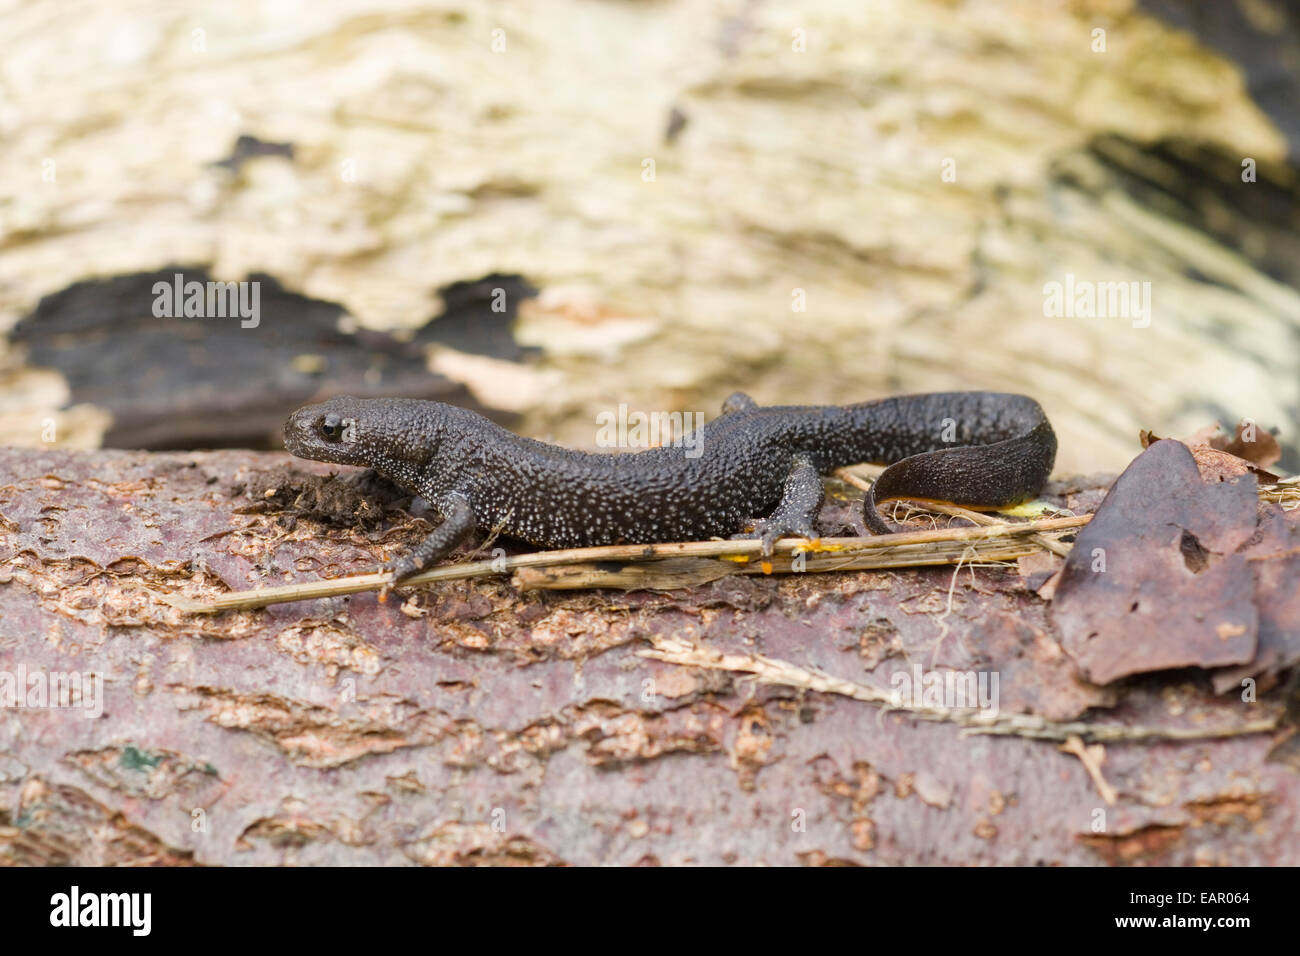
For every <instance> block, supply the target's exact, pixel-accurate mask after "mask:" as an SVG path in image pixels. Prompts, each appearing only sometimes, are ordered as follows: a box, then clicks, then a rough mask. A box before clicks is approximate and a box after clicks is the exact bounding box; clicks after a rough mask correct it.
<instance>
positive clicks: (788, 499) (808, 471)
mask: <svg viewBox="0 0 1300 956" xmlns="http://www.w3.org/2000/svg"><path fill="white" fill-rule="evenodd" d="M825 498H826V487H825V486H824V485H823V484H822V477H821V474H820V473H818V471H817V468H816V466H815V465H814V464H813V462H812V459H811V458H809V457H808V456H807V455H796V456H795V458H794V461H793V462H792V463H791V466H790V472H789V474H787V475H786V478H785V484H784V485H783V486H782V488H781V501H780V503H779V504H778V505H777V506H776V510H775V511H773V512H772V513H771V514H770V515H768V516H767V517H766V518H762V519H760V520H759V521H757V522H755V523H754V530H753V531H752V532H748V533H745V534H739V535H736V536H735V537H737V538H760V539H761V540H762V542H763V557H764V558H769V557H771V556H772V552H773V551H774V550H775V548H776V542H777V539H778V538H781V537H785V536H789V535H793V536H795V537H800V538H813V539H815V538H816V537H817V531H816V529H815V528H814V527H813V521H814V520H816V518H817V512H818V511H819V510H821V506H822V502H823V501H824V500H825Z"/></svg>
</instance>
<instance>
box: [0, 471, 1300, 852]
mask: <svg viewBox="0 0 1300 956" xmlns="http://www.w3.org/2000/svg"><path fill="white" fill-rule="evenodd" d="M327 474H328V471H327V469H324V468H320V467H317V466H314V465H311V464H307V463H302V462H295V461H292V460H291V459H287V458H286V457H285V456H283V455H280V454H274V453H268V454H251V453H240V452H216V453H207V454H189V455H180V454H147V453H126V452H101V453H83V452H31V451H22V450H6V451H3V452H0V514H2V515H3V527H2V528H0V562H2V563H0V569H2V572H0V573H2V574H3V584H2V585H0V672H8V673H13V672H15V671H17V670H18V669H19V668H24V669H25V670H26V671H27V672H29V673H32V672H37V671H44V672H55V671H60V672H67V671H77V672H86V671H94V672H98V673H99V674H101V675H103V680H104V687H105V691H104V697H103V708H102V711H103V712H102V716H99V717H98V718H95V719H90V718H88V717H87V716H86V715H85V714H84V712H82V711H81V710H78V709H75V708H59V709H56V708H44V709H35V708H22V707H16V708H14V709H6V710H0V860H3V861H5V862H10V863H58V862H79V863H166V864H188V863H194V864H252V863H286V862H294V863H488V862H495V863H521V864H545V863H577V864H582V863H586V864H594V863H618V864H633V863H665V864H672V863H689V862H698V863H746V864H748V863H767V864H800V863H807V864H814V863H839V862H850V863H862V864H879V863H943V864H948V863H1024V864H1032V863H1070V864H1117V863H1168V864H1187V863H1261V862H1264V863H1284V864H1296V863H1300V855H1298V854H1300V846H1298V845H1297V844H1296V842H1295V841H1294V840H1293V839H1291V838H1290V837H1291V835H1293V834H1294V833H1295V832H1296V831H1297V828H1298V827H1300V774H1298V773H1297V772H1296V771H1295V770H1294V769H1289V768H1288V767H1287V766H1286V764H1285V763H1281V762H1276V761H1269V760H1268V759H1267V757H1268V754H1269V751H1270V748H1272V747H1273V746H1274V745H1275V744H1276V743H1277V741H1278V739H1279V738H1280V737H1283V736H1285V734H1286V731H1285V730H1283V731H1282V732H1280V733H1279V734H1254V735H1249V736H1241V737H1230V738H1225V739H1217V740H1197V741H1192V742H1183V743H1174V742H1157V743H1147V744H1112V745H1107V746H1106V747H1105V748H1104V755H1103V757H1102V760H1101V764H1100V773H1101V775H1102V777H1103V778H1104V780H1105V781H1106V782H1107V783H1108V785H1109V786H1110V787H1112V788H1113V789H1114V791H1116V793H1117V800H1116V802H1115V803H1114V804H1113V805H1108V804H1107V802H1106V801H1105V800H1104V799H1103V797H1102V796H1101V795H1100V791H1099V788H1098V786H1097V784H1096V783H1095V782H1094V780H1093V779H1092V777H1091V776H1090V774H1089V771H1088V770H1087V769H1086V768H1085V766H1084V763H1083V762H1082V761H1081V760H1080V759H1079V758H1078V757H1076V756H1074V755H1071V754H1068V753H1064V752H1062V751H1061V750H1060V749H1058V747H1057V746H1056V745H1055V744H1053V743H1050V742H1044V741H1035V740H1028V739H1021V738H1016V737H997V738H993V737H984V736H969V735H963V734H962V733H961V731H960V730H959V728H957V727H956V726H953V725H951V724H944V723H927V722H924V721H920V720H917V719H916V718H915V717H913V716H910V715H908V714H906V713H902V712H897V711H893V712H890V711H885V710H882V709H881V708H880V707H878V706H876V705H873V704H868V703H864V702H862V701H859V700H853V699H849V698H846V697H844V696H839V695H835V694H825V693H817V692H812V691H807V690H804V689H800V688H797V687H784V686H770V685H761V684H757V683H754V682H752V681H750V680H747V679H745V678H744V677H743V676H741V675H737V674H734V673H730V672H725V671H717V670H710V669H701V668H697V667H691V666H678V665H675V664H667V663H663V662H660V661H655V660H649V659H647V658H645V657H643V656H641V655H640V654H639V653H638V652H639V651H643V650H645V649H646V648H648V647H649V646H650V640H651V638H652V637H654V636H655V635H661V636H667V637H672V638H676V639H679V640H686V641H690V642H694V643H696V644H698V645H700V646H702V647H707V648H710V649H714V650H723V651H726V652H728V653H734V654H742V655H760V656H762V657H763V658H765V659H769V660H777V661H784V662H787V663H789V664H791V665H794V666H795V667H797V668H816V669H819V670H821V671H824V672H827V673H830V674H833V675H835V676H837V677H841V678H845V679H847V680H850V681H853V682H856V683H859V684H863V685H867V686H872V687H877V688H881V689H884V690H889V689H891V687H894V686H895V685H894V683H893V675H895V674H896V673H899V672H909V673H910V672H912V669H913V667H921V668H923V669H924V670H925V671H927V672H929V671H936V672H946V671H948V670H957V671H966V670H982V671H997V672H998V673H999V674H1000V697H1001V700H1000V706H1001V709H1002V710H1003V711H1007V712H1016V713H1025V714H1034V715H1038V716H1042V717H1046V718H1049V719H1053V720H1071V719H1075V718H1079V717H1084V718H1086V719H1104V720H1108V721H1110V722H1112V723H1115V722H1118V723H1122V724H1125V725H1134V726H1136V725H1156V726H1160V727H1167V728H1183V729H1186V728H1196V727H1201V728H1205V727H1222V728H1231V727H1233V726H1240V725H1244V724H1245V723H1246V722H1248V721H1250V720H1254V719H1258V718H1259V717H1260V716H1262V715H1264V714H1266V713H1276V712H1277V711H1278V710H1279V708H1280V702H1279V701H1278V699H1277V695H1276V694H1274V695H1272V696H1269V695H1261V698H1260V701H1259V702H1258V703H1252V704H1247V703H1243V701H1242V700H1241V699H1240V697H1239V696H1238V695H1237V694H1236V693H1230V694H1227V695H1224V696H1216V695H1215V694H1214V693H1213V692H1212V690H1211V687H1210V684H1209V681H1208V677H1207V675H1206V674H1205V673H1203V672H1194V671H1175V672H1172V673H1164V674H1158V675H1147V676H1143V677H1138V678H1130V679H1128V680H1125V681H1122V682H1120V683H1117V684H1113V685H1110V686H1107V687H1099V686H1095V685H1092V684H1089V683H1087V682H1086V681H1084V680H1083V679H1082V678H1081V677H1080V676H1079V672H1078V669H1077V667H1076V665H1075V664H1074V663H1073V661H1072V660H1071V658H1070V657H1069V656H1067V655H1066V654H1065V653H1064V652H1063V651H1062V650H1061V648H1060V646H1059V644H1058V642H1057V640H1056V638H1055V637H1054V635H1053V632H1052V624H1051V621H1050V618H1049V615H1048V613H1047V605H1046V602H1044V601H1043V600H1042V599H1040V598H1039V597H1038V596H1037V595H1036V594H1035V593H1034V592H1033V591H1032V590H1030V588H1031V587H1037V584H1038V582H1039V581H1041V575H1034V574H1028V575H1026V576H1022V574H1021V573H1020V572H1018V571H1017V570H1016V569H1014V568H1013V569H987V568H979V569H975V570H973V571H972V570H969V569H967V570H962V571H961V572H960V573H957V574H954V572H953V571H952V570H950V569H931V570H916V571H903V572H890V573H882V572H848V573H835V574H818V575H813V574H808V575H802V576H799V575H788V576H772V577H768V578H764V577H731V578H726V579H723V580H721V581H716V582H713V583H712V584H709V585H705V586H702V587H698V588H694V589H690V590H688V591H680V592H664V593H648V592H629V593H619V592H611V591H603V592H529V593H523V594H521V593H519V592H518V591H517V590H516V589H515V588H514V587H513V586H512V585H511V583H510V582H509V581H508V580H504V579H478V580H471V581H463V582H456V583H453V584H449V585H445V586H440V587H436V588H432V589H428V590H423V591H419V592H416V593H412V594H409V595H405V596H402V595H394V596H392V597H391V598H390V599H389V600H388V601H387V602H386V603H379V602H378V601H377V600H376V598H375V596H374V595H361V596H356V597H353V598H351V599H342V598H340V599H334V600H324V601H316V602H311V603H300V604H288V605H280V606H274V607H271V608H268V609H266V610H264V611H250V612H243V613H236V614H227V615H222V616H219V617H185V616H182V615H180V614H179V613H178V612H176V611H175V610H174V609H172V608H171V607H170V606H169V605H167V604H166V603H164V602H162V601H160V600H158V599H157V598H156V596H155V595H154V594H153V593H151V592H154V591H182V592H184V593H187V594H191V595H199V594H202V593H210V592H212V591H213V589H218V590H220V589H224V588H234V589H244V588H251V587H257V586H262V585H267V584H273V583H283V582H284V581H286V580H289V579H293V580H301V579H304V578H308V577H314V576H317V575H324V576H334V575H338V574H345V573H353V572H363V571H369V570H372V569H373V566H374V564H375V562H376V560H377V557H378V555H379V553H380V551H381V550H382V549H383V548H384V547H393V546H396V545H398V544H399V543H409V542H410V541H413V540H416V539H417V538H418V537H419V535H420V533H421V524H422V523H421V522H420V521H418V520H414V519H410V520H408V519H407V518H406V516H405V515H404V513H403V510H402V507H401V506H402V505H403V504H404V502H403V501H402V500H401V499H400V496H397V495H395V494H394V493H393V492H392V491H391V490H390V489H387V488H385V487H383V486H380V485H376V484H374V483H372V482H370V481H368V480H365V479H364V477H363V478H362V480H359V481H357V480H349V481H329V480H322V478H323V476H325V475H327ZM1100 484H1101V483H1099V482H1098V481H1095V480H1091V481H1080V482H1074V483H1065V482H1058V483H1056V484H1055V485H1053V487H1052V489H1051V492H1052V493H1053V495H1054V497H1055V499H1056V500H1057V501H1059V503H1060V504H1062V505H1066V506H1070V507H1072V508H1075V509H1076V510H1080V511H1087V510H1092V509H1093V508H1095V507H1096V504H1097V502H1098V501H1099V500H1100V499H1101V496H1102V494H1103V488H1102V487H1100ZM851 508H852V505H851V502H850V501H846V500H836V501H833V502H832V503H831V504H830V505H829V506H828V509H827V511H826V512H824V513H823V516H822V521H823V525H824V526H826V525H828V524H829V525H835V524H837V523H839V522H842V521H844V522H848V521H851V518H849V517H848V515H849V513H850V511H851ZM836 509H840V510H838V511H837V510H836ZM404 598H405V599H404ZM1094 756H1096V755H1095V754H1094Z"/></svg>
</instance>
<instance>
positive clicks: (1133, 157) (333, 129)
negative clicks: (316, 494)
mask: <svg viewBox="0 0 1300 956" xmlns="http://www.w3.org/2000/svg"><path fill="white" fill-rule="evenodd" d="M1298 23H1300V17H1298V16H1297V11H1296V5H1295V4H1292V3H1282V2H1279V0H1234V2H1223V3H1215V4H1198V3H1193V2H1174V0H1162V2H1154V0H1153V2H1146V3H1133V2H1121V0H1107V2H1103V0H1078V2H1049V0H1034V2H1025V3H1018V2H1012V0H1004V2H987V3H985V2H938V0H912V2H905V0H895V2H886V0H819V2H807V3H801V2H781V3H776V2H771V0H725V2H714V0H575V2H570V0H552V2H547V3H534V2H526V0H520V2H492V3H487V2H472V0H450V2H442V3H437V2H412V0H373V2H356V0H347V2H342V0H340V2H320V0H312V2H308V0H275V2H273V0H265V2H254V0H222V2H220V3H162V2H131V0H114V2H110V3H102V2H60V3H57V4H47V3H33V2H9V3H0V49H3V53H4V55H3V57H2V58H0V332H3V334H4V337H5V341H4V344H3V346H2V348H3V354H2V355H0V359H2V361H3V371H2V373H0V376H2V377H0V426H2V427H3V429H4V436H5V441H6V442H7V443H10V444H22V445H41V444H42V443H44V444H55V445H64V446H77V447H99V446H112V447H128V448H194V447H214V446H231V445H245V446H252V447H275V445H276V443H277V442H278V440H279V439H278V432H279V426H280V423H281V422H282V421H283V420H284V418H285V417H286V416H287V415H288V413H289V412H290V411H292V409H293V408H295V407H297V406H298V405H300V404H303V403H304V402H307V401H312V400H315V399H318V398H322V397H325V396H327V395H330V394H336V393H340V392H350V393H353V394H370V395H408V396H418V397H427V398H436V399H440V400H446V401H453V402H457V403H459V404H463V405H467V406H469V407H473V408H476V409H478V410H480V411H483V412H484V413H486V414H489V415H491V416H492V417H494V418H496V419H497V420H499V421H502V422H504V423H506V424H508V425H510V427H513V428H516V429H517V430H519V431H521V432H523V433H526V434H530V435H534V436H536V437H544V438H550V439H553V440H557V441H561V442H564V443H566V444H570V445H573V446H575V447H585V448H590V447H593V446H594V445H595V441H596V415H597V414H598V413H599V412H601V411H603V410H607V409H609V408H611V407H614V406H617V405H618V404H619V403H626V404H627V405H628V406H629V407H631V408H634V409H646V410H670V411H671V410H691V411H694V410H702V411H706V412H707V413H708V415H709V416H710V417H712V416H713V415H714V414H716V412H717V408H718V406H719V404H720V403H721V401H722V399H723V398H724V397H725V396H726V395H727V394H729V393H730V392H732V391H734V390H736V389H743V390H745V391H748V392H749V393H751V394H752V395H753V396H754V397H755V398H756V399H757V400H758V401H759V402H761V403H764V404H771V403H778V404H805V403H836V404H841V403H845V402H852V401H861V400H865V399H868V398H872V397H877V396H881V395H885V394H890V393H896V392H904V391H929V390H943V389H956V388H987V389H999V390H1008V391H1017V392H1024V393H1027V394H1030V395H1033V396H1034V397H1036V398H1037V399H1039V401H1040V402H1042V404H1043V405H1044V406H1045V408H1046V409H1047V411H1048V413H1049V415H1050V416H1051V418H1052V419H1053V421H1054V423H1055V424H1056V426H1057V430H1058V432H1059V433H1060V435H1061V453H1060V456H1059V458H1058V470H1059V471H1062V472H1095V471H1101V470H1118V469H1120V468H1122V467H1123V465H1124V464H1125V463H1126V462H1127V461H1128V460H1129V459H1130V458H1132V457H1133V455H1135V454H1136V453H1137V452H1138V450H1139V444H1138V431H1139V429H1143V428H1146V429H1151V430H1153V431H1155V432H1156V433H1157V434H1160V435H1181V434H1187V433H1190V432H1192V431H1194V430H1196V429H1198V428H1201V427H1202V426H1204V425H1207V424H1210V423H1213V422H1216V421H1217V422H1220V423H1222V424H1224V425H1226V426H1231V425H1233V424H1235V423H1237V422H1238V421H1240V420H1241V419H1243V418H1248V419H1251V420H1252V421H1254V422H1256V423H1258V425H1259V426H1260V427H1262V428H1276V429H1277V430H1278V433H1279V438H1280V440H1281V442H1282V444H1283V447H1284V449H1285V450H1286V454H1285V457H1284V458H1283V460H1282V462H1281V468H1282V469H1283V470H1292V471H1293V470H1296V469H1297V468H1300V459H1297V455H1296V424H1295V423H1296V420H1297V414H1296V412H1297V408H1300V296H1298V295H1297V286H1298V285H1300V264H1298V263H1300V255H1297V253H1300V239H1298V238H1297V226H1298V225H1300V186H1298V184H1297V177H1296V170H1295V167H1294V165H1293V160H1294V156H1295V149H1296V146H1297V137H1298V136H1300V121H1298V120H1297V115H1296V111H1295V108H1294V107H1295V103H1296V102H1297V86H1298V79H1297V78H1298V77H1300V29H1298V27H1297V24H1298ZM177 273H180V274H182V275H183V276H184V278H185V280H186V281H190V280H198V281H207V280H209V279H211V280H218V281H227V282H255V283H257V288H258V299H257V303H258V308H259V312H258V315H257V317H256V322H255V323H250V322H246V321H243V322H241V321H240V320H239V319H238V318H232V317H224V318H223V317H213V316H207V317H185V316H166V315H162V316H160V315H157V314H155V313H156V312H157V309H156V308H155V304H156V301H157V292H156V291H155V289H156V284H157V283H158V282H160V281H162V282H171V281H172V278H173V277H174V276H175V275H176V274H177ZM1104 283H1123V284H1124V285H1125V288H1127V289H1131V290H1133V292H1134V295H1135V296H1139V298H1135V299H1132V300H1130V301H1129V302H1128V303H1127V305H1126V306H1125V307H1124V308H1123V309H1121V310H1120V312H1119V314H1098V313H1099V312H1104V311H1105V310H1102V309H1097V308H1094V309H1092V310H1091V312H1090V310H1089V309H1088V308H1086V307H1085V306H1084V305H1083V303H1084V301H1085V300H1084V299H1080V298H1076V297H1075V292H1077V291H1078V290H1081V289H1082V290H1086V289H1088V288H1093V289H1094V290H1103V291H1104V290H1105V288H1107V287H1106V286H1103V285H1102V284H1104ZM1112 288H1114V287H1112ZM1053 289H1057V290H1058V291H1059V290H1065V292H1064V294H1065V295H1066V297H1067V298H1068V299H1069V301H1070V302H1072V303H1074V305H1075V306H1077V307H1075V308H1071V307H1070V306H1069V305H1065V306H1064V307H1058V306H1060V304H1061V302H1062V301H1063V300H1062V299H1061V298H1059V297H1056V298H1055V299H1054V293H1053ZM1103 298H1104V295H1103ZM1054 301H1055V302H1056V305H1054V304H1053V303H1054ZM1142 303H1145V305H1143V304H1142ZM1112 312H1113V310H1112Z"/></svg>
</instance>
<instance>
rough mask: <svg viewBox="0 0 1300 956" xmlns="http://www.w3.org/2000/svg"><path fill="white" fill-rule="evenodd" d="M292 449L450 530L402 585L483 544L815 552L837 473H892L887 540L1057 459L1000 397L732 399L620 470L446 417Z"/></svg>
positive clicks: (880, 497) (383, 420)
mask: <svg viewBox="0 0 1300 956" xmlns="http://www.w3.org/2000/svg"><path fill="white" fill-rule="evenodd" d="M284 439H285V447H286V448H288V449H289V451H291V452H292V453H293V454H295V455H298V456H299V457H302V458H310V459H314V460H316V461H327V462H337V463H339V464H345V465H365V466H368V467H370V468H373V469H374V470H375V471H378V472H379V473H380V474H382V475H384V476H385V477H387V478H388V479H390V480H391V481H393V482H394V483H396V484H397V485H399V486H401V487H402V488H404V489H406V490H408V491H411V492H413V493H415V494H419V495H421V496H422V497H423V498H424V499H425V500H426V501H428V502H429V504H430V505H431V506H432V507H433V508H434V509H435V510H436V511H438V512H439V513H440V514H441V515H442V524H441V525H439V526H438V527H437V528H436V529H435V530H434V531H433V533H432V534H430V535H429V536H428V538H427V539H425V541H424V542H422V543H421V544H420V545H419V546H418V547H416V548H415V549H414V550H413V551H412V552H411V553H410V554H409V555H407V556H405V557H403V558H402V559H401V560H399V561H397V562H395V563H394V564H393V565H391V566H390V567H389V570H391V571H392V572H393V573H394V580H401V579H402V578H405V577H409V576H410V575H412V574H414V573H416V572H417V571H419V570H421V569H422V568H424V567H425V566H427V565H428V564H430V563H431V562H433V561H436V560H437V559H438V558H441V557H442V556H444V555H446V554H447V553H448V552H450V551H451V550H452V549H453V548H455V547H456V545H457V544H459V543H460V542H461V541H463V540H464V539H465V538H466V537H467V536H468V535H469V534H470V533H471V532H473V531H474V530H475V529H490V528H500V529H501V530H503V531H504V532H505V533H507V534H509V535H512V536H514V537H517V538H522V539H523V540H525V541H528V542H531V543H532V544H536V545H540V546H543V547H555V548H569V547H584V546H590V545H603V544H614V543H617V542H628V543H636V544H641V543H651V542H659V541H681V540H692V539H701V538H709V537H715V536H728V535H733V534H736V533H737V532H740V531H741V530H742V529H744V528H745V527H746V526H747V525H753V527H754V534H755V535H756V536H758V537H761V538H762V540H763V552H764V554H765V555H770V554H771V553H772V548H773V545H774V544H775V542H776V540H777V538H779V537H781V536H782V535H787V534H788V535H799V536H804V537H815V536H816V533H815V531H814V530H813V521H814V519H815V518H816V515H817V511H818V509H819V508H820V506H821V503H822V499H823V496H824V489H823V487H822V480H821V475H822V474H824V473H825V472H827V471H830V470H832V469H834V468H838V467H842V466H844V465H851V464H855V463H858V462H874V463H879V464H888V465H889V467H888V468H886V469H885V470H884V471H883V472H882V473H881V475H880V477H878V478H877V479H876V481H875V483H874V485H873V486H872V488H871V491H870V492H868V493H867V496H866V500H865V501H864V502H863V519H864V521H865V522H866V525H867V527H868V528H870V529H871V531H873V532H876V533H887V532H890V531H893V530H895V529H894V528H893V527H892V526H891V525H890V524H889V523H888V522H887V521H886V520H885V519H884V518H883V517H881V514H880V512H879V510H878V507H879V505H880V504H881V503H882V502H884V501H888V500H890V499H897V498H926V499H934V500H940V501H950V502H956V503H959V504H963V505H967V506H970V507H976V508H998V507H1003V506H1006V505H1010V504H1014V503H1016V502H1018V501H1021V500H1024V499H1025V498H1028V497H1031V496H1033V495H1035V494H1037V493H1038V491H1039V490H1040V489H1041V488H1042V486H1043V484H1044V482H1046V480H1047V477H1048V475H1049V474H1050V473H1051V470H1052V464H1053V462H1054V461H1055V458H1056V434H1055V433H1054V432H1053V431H1052V426H1051V424H1050V423H1049V422H1048V420H1047V417H1046V416H1045V415H1044V414H1043V410H1042V408H1041V407H1039V405H1038V403H1037V402H1035V401H1034V400H1033V399H1031V398H1027V397H1025V396H1023V395H1009V394H1005V393H1001V392H935V393H930V394H924V395H903V396H899V397H896V398H886V399H881V400H879V401H873V402H863V403H861V404H857V405H843V406H839V405H827V406H797V405H795V406H759V405H757V404H756V403H755V402H754V401H753V400H752V399H751V398H749V397H748V396H747V395H744V394H742V393H739V392H738V393H736V394H735V395H732V396H731V397H730V398H729V399H727V401H726V402H725V403H724V404H723V407H722V415H721V417H719V418H718V419H716V420H714V421H712V422H709V423H708V424H706V425H704V426H702V427H701V428H700V429H699V430H697V431H695V432H693V433H691V434H690V435H689V436H684V437H683V438H682V439H680V440H678V441H676V442H674V443H673V444H672V445H670V446H665V447H662V448H651V449H647V450H645V451H640V452H635V453H624V454H591V453H587V452H581V451H573V450H570V449H567V448H561V447H558V446H555V445H548V444H545V443H543V442H539V441H534V440H532V439H530V438H523V437H520V436H518V435H515V434H514V433H512V432H510V431H507V430H506V429H504V428H502V427H501V426H499V425H496V424H494V423H492V422H490V421H488V420H487V419H486V418H483V417H482V416H480V415H477V414H475V413H474V412H471V411H467V410H466V409H463V408H457V407H455V406H451V405H443V404H440V403H438V402H425V401H415V400H410V399H357V398H348V397H339V398H334V399H331V400H329V401H327V402H323V403H321V404H319V405H308V406H306V407H304V408H301V409H299V410H298V411H296V412H295V413H294V414H293V416H292V417H290V419H289V421H288V422H287V423H286V424H285V427H284ZM764 516H765V517H764ZM756 518H757V519H759V520H757V522H756V523H755V522H754V520H753V519H756Z"/></svg>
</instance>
